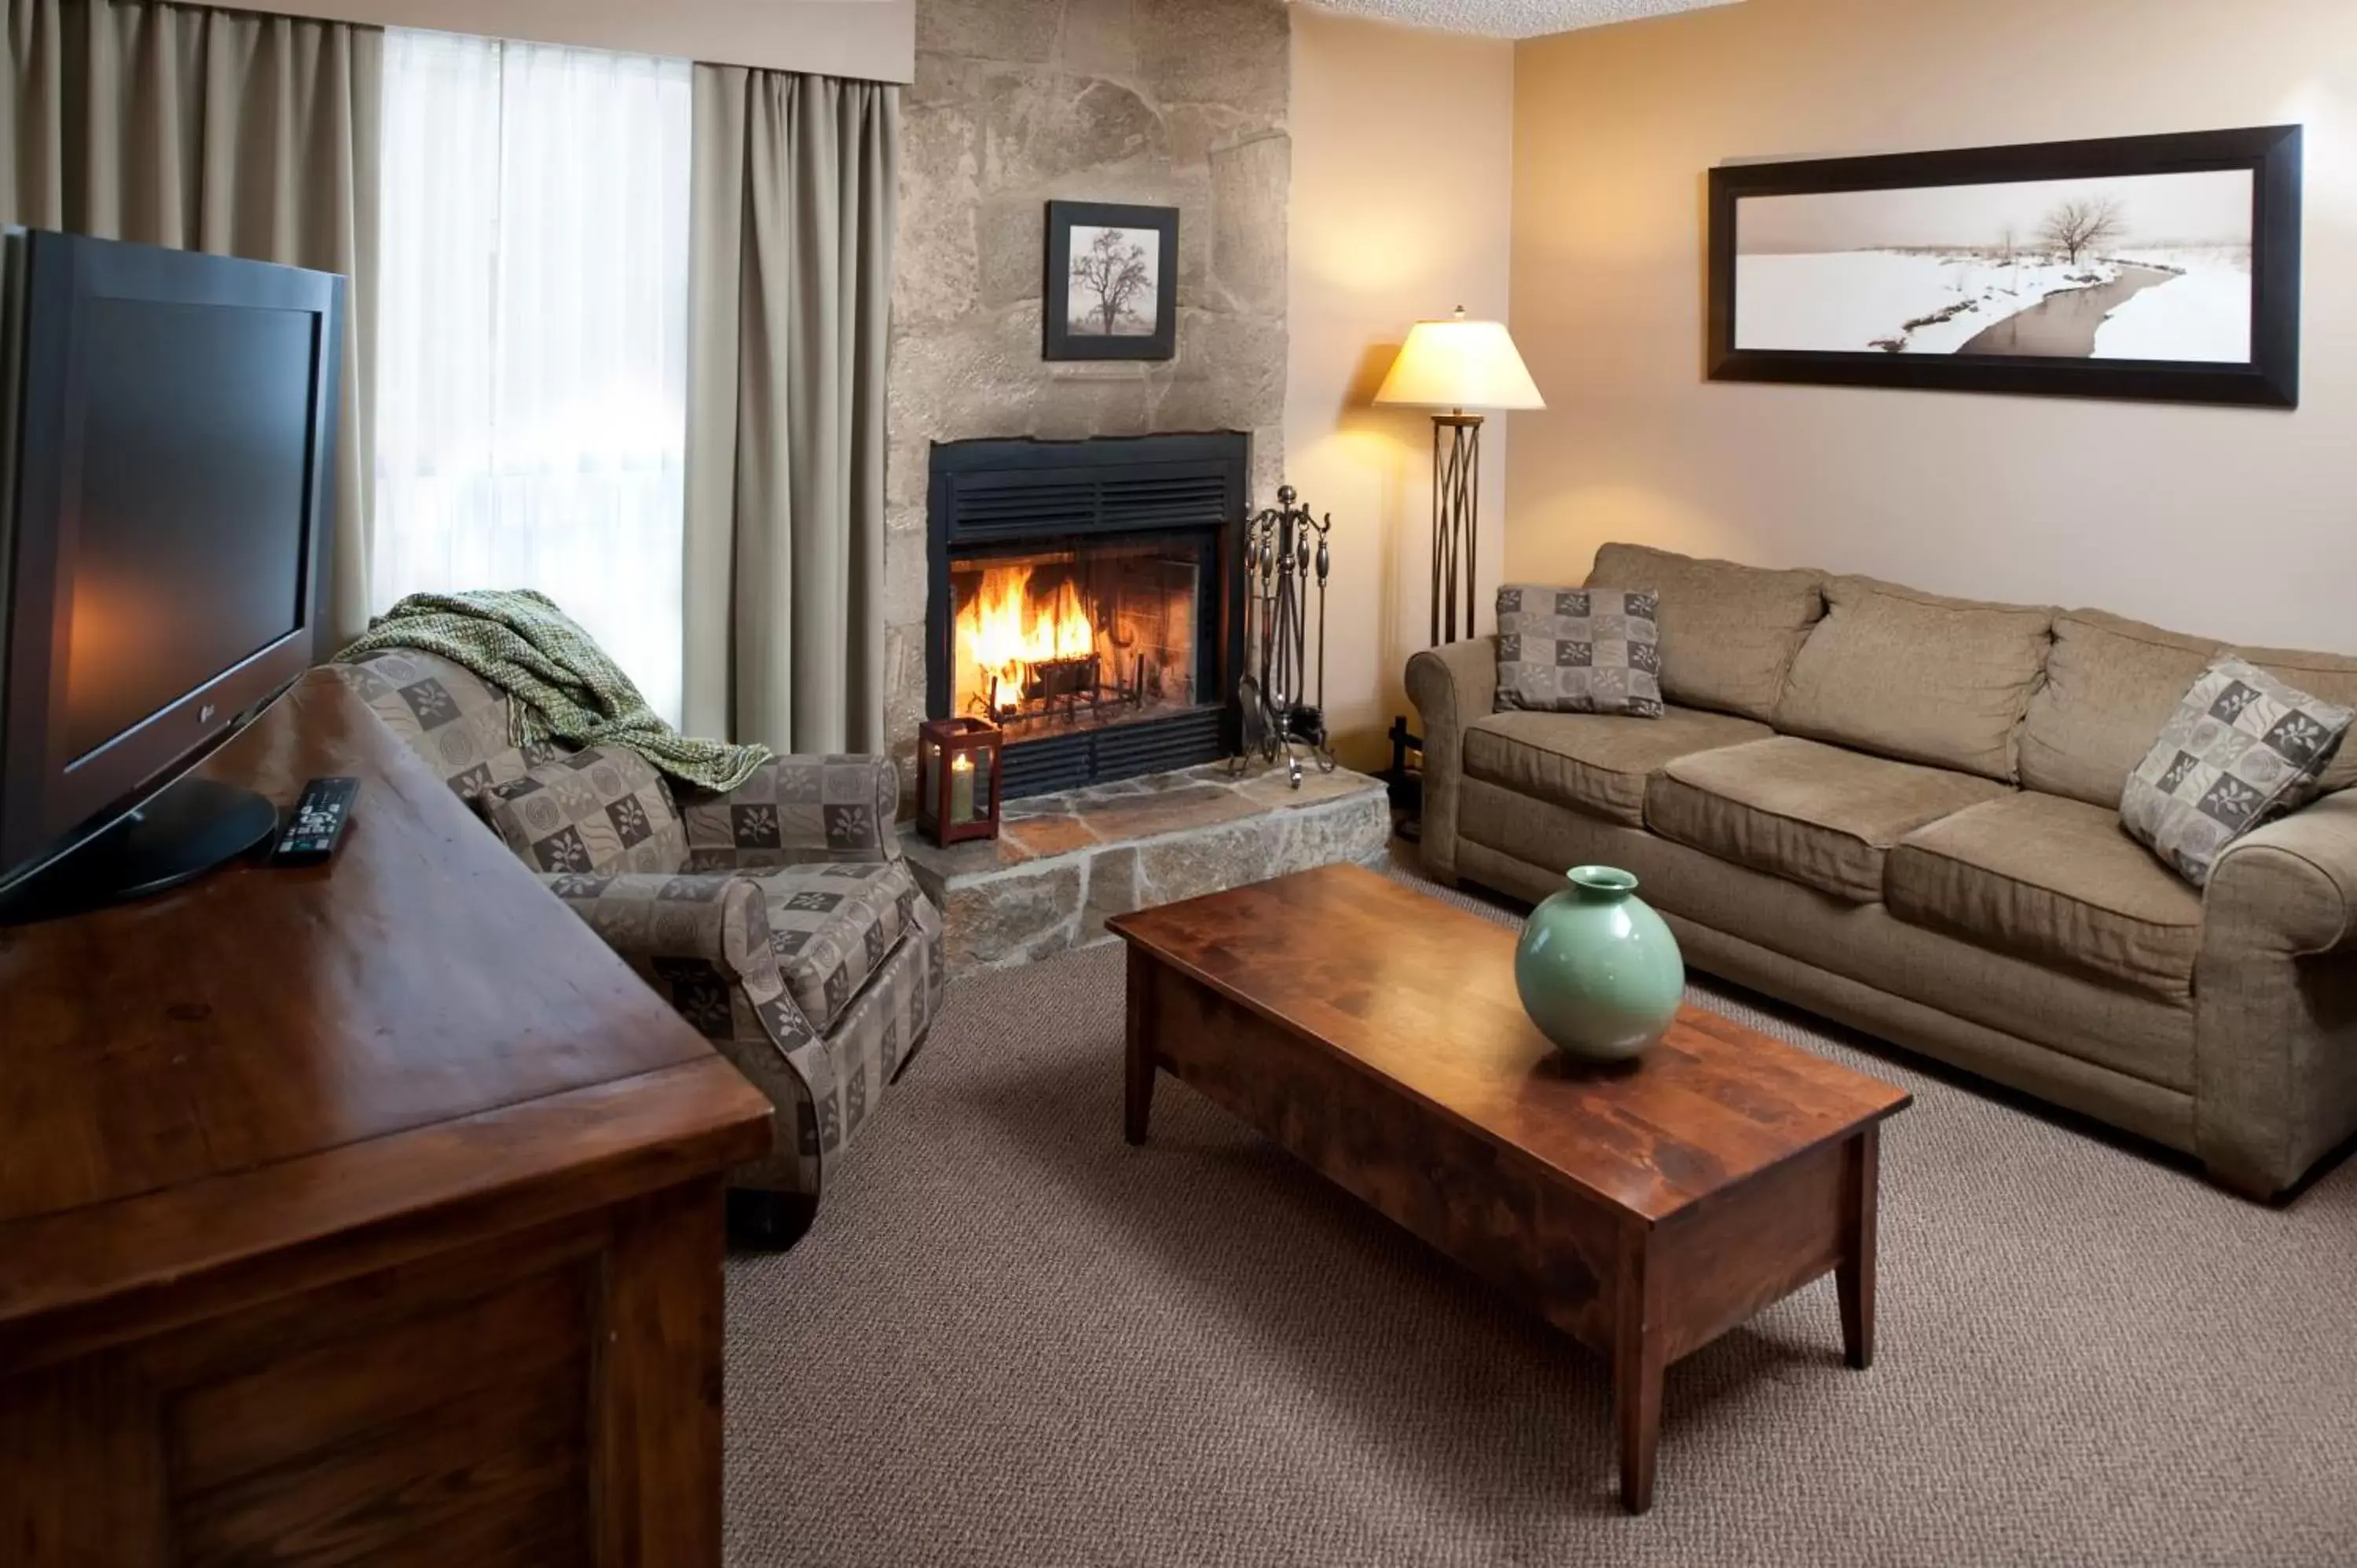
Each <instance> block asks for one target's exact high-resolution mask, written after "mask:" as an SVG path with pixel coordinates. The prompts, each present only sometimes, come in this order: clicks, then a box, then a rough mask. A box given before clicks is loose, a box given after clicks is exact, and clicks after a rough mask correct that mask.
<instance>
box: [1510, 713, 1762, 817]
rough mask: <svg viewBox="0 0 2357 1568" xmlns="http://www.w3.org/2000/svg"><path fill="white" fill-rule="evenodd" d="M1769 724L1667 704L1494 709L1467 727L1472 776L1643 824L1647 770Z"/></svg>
mask: <svg viewBox="0 0 2357 1568" xmlns="http://www.w3.org/2000/svg"><path fill="white" fill-rule="evenodd" d="M1769 734H1770V730H1769V728H1768V726H1767V725H1763V724H1755V723H1753V722H1752V721H1751V720H1749V719H1739V718H1737V717H1735V716H1734V715H1732V714H1705V713H1697V712H1695V710H1694V709H1692V708H1675V707H1673V708H1665V709H1664V710H1663V713H1662V716H1661V717H1660V718H1658V719H1632V718H1620V717H1616V716H1613V715H1611V714H1521V713H1510V714H1491V715H1489V716H1488V717H1486V718H1482V719H1479V720H1476V721H1475V722H1474V724H1473V725H1471V727H1469V729H1467V730H1466V732H1465V772H1466V776H1467V777H1468V778H1472V779H1482V780H1484V781H1485V782H1488V783H1491V784H1496V785H1500V786H1501V787H1503V788H1505V789H1512V790H1513V791H1515V792H1516V793H1517V794H1522V795H1528V796H1530V797H1531V798H1532V799H1534V800H1545V801H1548V802H1550V803H1551V804H1554V805H1558V806H1568V807H1570V808H1571V809H1572V810H1574V811H1586V812H1587V813H1589V814H1590V815H1592V816H1598V817H1606V818H1609V819H1610V820H1611V821H1613V822H1626V823H1627V824H1628V825H1629V826H1631V827H1632V828H1641V827H1643V826H1644V825H1645V779H1646V776H1647V775H1649V774H1651V773H1652V772H1653V771H1654V770H1655V769H1657V768H1662V767H1663V766H1664V765H1666V764H1668V763H1671V762H1674V761H1675V760H1677V759H1678V758H1679V757H1686V756H1691V755H1692V754H1693V753H1695V752H1697V751H1709V750H1712V749H1713V748H1715V747H1717V746H1741V745H1743V744H1744V743H1745V742H1747V741H1753V740H1763V739H1766V738H1767V736H1769Z"/></svg>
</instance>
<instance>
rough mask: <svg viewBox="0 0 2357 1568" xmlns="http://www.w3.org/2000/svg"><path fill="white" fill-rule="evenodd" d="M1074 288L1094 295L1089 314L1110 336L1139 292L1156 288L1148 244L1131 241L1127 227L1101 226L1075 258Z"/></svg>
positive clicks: (1151, 291) (1073, 265)
mask: <svg viewBox="0 0 2357 1568" xmlns="http://www.w3.org/2000/svg"><path fill="white" fill-rule="evenodd" d="M1072 288H1073V290H1074V291H1075V292H1076V293H1082V294H1085V295H1092V296H1093V297H1094V298H1095V300H1096V304H1095V305H1094V306H1092V307H1091V310H1090V314H1091V315H1092V316H1094V317H1096V318H1097V321H1098V323H1099V325H1098V328H1097V329H1098V330H1099V331H1101V332H1103V333H1104V334H1105V335H1106V336H1107V337H1111V336H1112V335H1113V334H1114V331H1115V330H1116V329H1117V328H1119V327H1120V325H1121V318H1122V317H1123V316H1124V315H1125V313H1126V312H1127V311H1128V309H1129V307H1130V305H1131V303H1132V302H1133V301H1135V299H1136V298H1137V297H1138V295H1140V294H1141V293H1143V294H1147V295H1150V294H1152V293H1153V290H1154V272H1153V269H1152V268H1151V267H1150V266H1149V265H1148V264H1147V263H1146V247H1145V246H1143V245H1139V244H1135V243H1133V242H1131V241H1130V239H1129V231H1127V230H1125V229H1100V230H1098V231H1097V237H1096V238H1095V239H1094V240H1092V241H1091V242H1089V248H1088V249H1087V250H1086V251H1083V252H1081V253H1080V254H1079V255H1076V256H1074V257H1073V258H1072Z"/></svg>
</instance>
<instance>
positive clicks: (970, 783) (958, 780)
mask: <svg viewBox="0 0 2357 1568" xmlns="http://www.w3.org/2000/svg"><path fill="white" fill-rule="evenodd" d="M950 821H951V822H972V821H974V757H973V756H972V755H971V754H969V753H967V752H963V751H961V752H957V753H955V754H954V755H952V757H950Z"/></svg>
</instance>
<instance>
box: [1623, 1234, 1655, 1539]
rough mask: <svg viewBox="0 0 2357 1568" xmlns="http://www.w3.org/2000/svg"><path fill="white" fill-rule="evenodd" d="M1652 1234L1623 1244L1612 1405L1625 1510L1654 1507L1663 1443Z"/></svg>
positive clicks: (1625, 1238) (1629, 1238) (1634, 1236)
mask: <svg viewBox="0 0 2357 1568" xmlns="http://www.w3.org/2000/svg"><path fill="white" fill-rule="evenodd" d="M1651 1251H1652V1244H1651V1239H1650V1237H1649V1236H1648V1235H1647V1233H1645V1232H1643V1231H1641V1230H1638V1231H1634V1232H1633V1233H1625V1232H1624V1233H1623V1235H1622V1237H1621V1240H1620V1282H1619V1295H1620V1321H1619V1322H1618V1324H1616V1325H1615V1327H1614V1332H1613V1336H1612V1404H1613V1409H1614V1412H1615V1413H1616V1415H1617V1416H1618V1418H1619V1423H1620V1506H1621V1507H1622V1508H1624V1509H1628V1510H1629V1511H1630V1512H1631V1513H1643V1512H1645V1511H1646V1510H1647V1509H1651V1508H1652V1506H1653V1455H1654V1454H1655V1452H1656V1451H1657V1450H1659V1448H1660V1447H1661V1441H1662V1371H1663V1359H1662V1338H1661V1332H1660V1330H1661V1314H1660V1312H1659V1310H1658V1308H1659V1305H1660V1300H1659V1297H1660V1281H1659V1280H1658V1279H1657V1278H1656V1277H1655V1270H1654V1268H1653V1266H1652V1257H1651Z"/></svg>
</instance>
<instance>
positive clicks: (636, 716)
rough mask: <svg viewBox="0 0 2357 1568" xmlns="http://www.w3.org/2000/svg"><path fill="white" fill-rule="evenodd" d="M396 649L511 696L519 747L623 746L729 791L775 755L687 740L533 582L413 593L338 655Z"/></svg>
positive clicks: (686, 777)
mask: <svg viewBox="0 0 2357 1568" xmlns="http://www.w3.org/2000/svg"><path fill="white" fill-rule="evenodd" d="M394 648H408V649H415V650H418V651H420V652H423V653H434V654H439V655H440V656H441V657H443V658H445V659H447V660H450V662H451V663H453V664H456V665H458V666H460V667H461V668H463V669H465V670H468V671H472V672H473V673H474V674H476V675H479V676H480V677H482V679H484V680H486V681H488V682H490V683H491V684H492V685H494V686H496V687H498V688H499V689H500V691H502V692H505V693H507V694H508V696H509V698H510V699H511V700H510V702H509V703H508V714H509V721H508V736H509V738H510V739H511V740H512V741H513V742H514V743H515V744H516V745H517V746H533V745H537V744H539V743H541V742H544V741H548V740H561V741H569V742H571V743H572V744H573V745H575V746H584V747H587V746H621V747H622V748H624V749H625V750H629V751H635V752H637V753H638V754H639V755H640V757H645V758H646V759H647V760H648V761H649V762H650V763H652V764H653V765H654V767H655V768H656V770H657V771H659V772H662V773H667V774H669V775H670V776H671V777H673V779H682V780H683V781H685V782H687V783H689V784H694V785H699V786H701V787H703V788H704V789H717V790H720V791H723V792H724V793H725V792H726V791H727V790H730V789H736V788H737V786H738V785H740V784H742V783H744V782H745V780H746V779H750V778H751V777H752V776H753V770H754V769H755V768H759V767H760V766H761V764H763V763H764V762H767V761H768V760H769V759H770V748H769V747H767V746H730V745H728V744H726V742H724V741H717V740H689V739H688V738H687V737H685V736H683V735H681V734H680V733H679V732H678V731H677V730H675V729H673V728H672V727H671V725H667V724H665V723H663V722H662V719H660V718H657V717H656V716H655V711H654V710H653V709H652V708H651V707H649V706H647V700H646V699H645V698H644V697H641V696H640V695H639V689H638V688H637V687H636V686H633V685H632V684H630V677H629V676H628V675H625V674H623V673H622V671H621V667H620V666H619V665H617V664H616V663H615V662H614V661H613V660H611V659H609V658H608V657H607V656H606V650H604V649H602V648H600V647H598V646H597V643H595V642H593V641H592V640H590V638H589V634H588V633H587V632H585V631H583V630H582V629H581V628H579V627H577V626H576V625H574V624H573V621H572V619H571V618H569V617H567V616H566V615H565V612H564V611H563V610H560V609H558V608H557V607H556V606H555V604H554V601H552V600H551V599H549V598H548V597H547V596H544V595H541V594H536V593H533V591H532V590H530V589H529V588H515V589H500V588H484V589H477V590H474V591H471V592H468V593H463V594H412V595H410V596H408V597H407V598H405V599H404V600H402V601H401V602H400V603H399V604H397V605H395V606H393V608H392V609H390V610H388V611H386V612H385V613H384V614H383V615H381V616H379V617H377V618H376V619H374V620H372V621H371V622H370V623H369V628H368V630H367V632H365V633H364V634H363V635H362V636H361V639H360V640H359V641H357V642H355V643H353V644H352V645H351V646H350V648H347V649H345V650H343V651H342V652H341V653H339V654H337V655H336V660H337V662H339V663H343V664H349V663H350V662H351V661H352V660H356V659H359V658H361V656H362V655H364V654H370V653H382V652H383V651H384V650H387V649H394Z"/></svg>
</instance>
